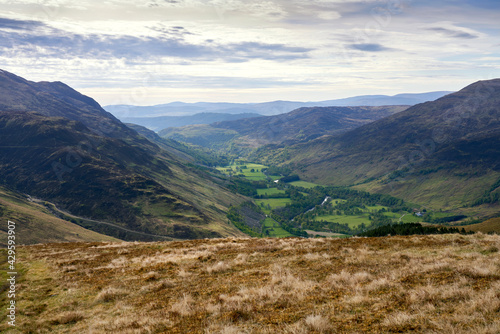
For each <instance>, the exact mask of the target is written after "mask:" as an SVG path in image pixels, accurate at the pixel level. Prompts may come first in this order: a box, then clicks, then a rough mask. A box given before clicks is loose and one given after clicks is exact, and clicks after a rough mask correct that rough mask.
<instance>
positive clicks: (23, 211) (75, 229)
mask: <svg viewBox="0 0 500 334" xmlns="http://www.w3.org/2000/svg"><path fill="white" fill-rule="evenodd" d="M0 220H1V221H2V222H3V223H2V224H1V225H0V247H5V248H6V246H7V240H8V239H7V233H8V229H7V221H9V220H10V221H13V222H14V223H15V232H16V243H17V244H19V245H21V244H37V243H47V242H82V241H87V242H94V241H119V240H118V239H115V238H112V237H109V236H106V235H103V234H99V233H96V232H93V231H90V230H88V229H85V228H83V227H80V226H78V225H76V224H73V223H70V222H68V221H65V220H63V219H60V218H57V217H54V216H53V215H52V214H51V212H50V211H49V210H48V209H46V208H45V207H43V206H42V205H39V204H36V203H34V202H33V201H30V200H29V199H27V198H26V197H25V196H20V195H18V194H16V193H14V192H11V191H8V190H6V189H3V188H1V187H0Z"/></svg>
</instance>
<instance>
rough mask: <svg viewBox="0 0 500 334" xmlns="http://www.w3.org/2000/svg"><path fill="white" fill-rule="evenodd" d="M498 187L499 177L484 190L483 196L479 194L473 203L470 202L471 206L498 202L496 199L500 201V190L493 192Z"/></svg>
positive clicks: (499, 185) (499, 183)
mask: <svg viewBox="0 0 500 334" xmlns="http://www.w3.org/2000/svg"><path fill="white" fill-rule="evenodd" d="M498 187H500V179H498V180H497V181H496V182H495V183H493V184H492V185H491V187H490V189H488V190H487V191H485V192H484V194H483V196H481V198H479V199H477V200H476V201H475V202H474V203H472V206H478V205H482V204H491V203H498V201H500V191H496V192H495V190H496V189H497V188H498Z"/></svg>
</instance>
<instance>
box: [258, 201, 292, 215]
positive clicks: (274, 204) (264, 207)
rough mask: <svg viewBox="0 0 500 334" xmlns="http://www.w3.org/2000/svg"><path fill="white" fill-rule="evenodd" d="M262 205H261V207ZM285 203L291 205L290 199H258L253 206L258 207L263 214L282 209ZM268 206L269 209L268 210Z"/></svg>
mask: <svg viewBox="0 0 500 334" xmlns="http://www.w3.org/2000/svg"><path fill="white" fill-rule="evenodd" d="M261 203H263V205H261ZM287 203H291V199H289V198H269V199H258V200H255V204H257V205H258V206H260V207H261V208H262V210H263V211H264V212H265V213H267V214H268V213H270V212H271V210H274V209H276V208H280V207H284V206H286V204H287ZM268 205H269V206H270V207H271V210H269V208H268Z"/></svg>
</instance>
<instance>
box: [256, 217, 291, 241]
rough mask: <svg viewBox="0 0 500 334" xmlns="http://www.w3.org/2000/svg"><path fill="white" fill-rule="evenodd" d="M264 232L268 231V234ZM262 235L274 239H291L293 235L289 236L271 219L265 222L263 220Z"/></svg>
mask: <svg viewBox="0 0 500 334" xmlns="http://www.w3.org/2000/svg"><path fill="white" fill-rule="evenodd" d="M266 231H268V233H269V234H267V233H266ZM262 233H263V234H264V235H267V236H269V237H274V238H286V237H293V235H291V234H290V233H288V232H287V231H285V230H284V229H283V228H281V226H280V225H279V224H278V223H277V222H275V221H274V220H273V219H272V218H266V220H264V224H263V226H262Z"/></svg>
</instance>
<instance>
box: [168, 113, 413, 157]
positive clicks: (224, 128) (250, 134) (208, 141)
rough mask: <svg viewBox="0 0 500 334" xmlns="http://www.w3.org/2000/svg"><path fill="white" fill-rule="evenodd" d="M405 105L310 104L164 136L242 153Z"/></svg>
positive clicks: (344, 127) (340, 128) (349, 125)
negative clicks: (314, 105) (279, 112)
mask: <svg viewBox="0 0 500 334" xmlns="http://www.w3.org/2000/svg"><path fill="white" fill-rule="evenodd" d="M406 108H408V106H381V107H311V108H299V109H296V110H294V111H291V112H289V113H285V114H280V115H274V116H262V117H254V118H245V119H240V120H235V121H225V122H219V123H213V124H211V125H192V126H185V127H181V128H167V129H164V130H162V131H160V132H159V135H160V136H161V137H163V138H170V139H174V140H176V141H181V142H186V143H189V144H194V145H198V146H203V147H207V148H210V149H215V150H218V151H222V152H228V151H231V153H234V154H237V155H242V154H243V155H245V154H248V153H250V152H251V150H253V149H256V148H258V147H261V146H263V145H267V144H281V145H291V144H293V143H297V142H305V141H309V140H312V139H315V138H317V137H320V136H324V135H332V134H335V133H343V132H346V131H348V130H350V129H353V128H356V127H359V126H361V125H364V124H367V123H370V122H373V121H375V120H377V119H381V118H383V117H386V116H389V115H392V114H394V113H397V112H400V111H402V110H405V109H406Z"/></svg>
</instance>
